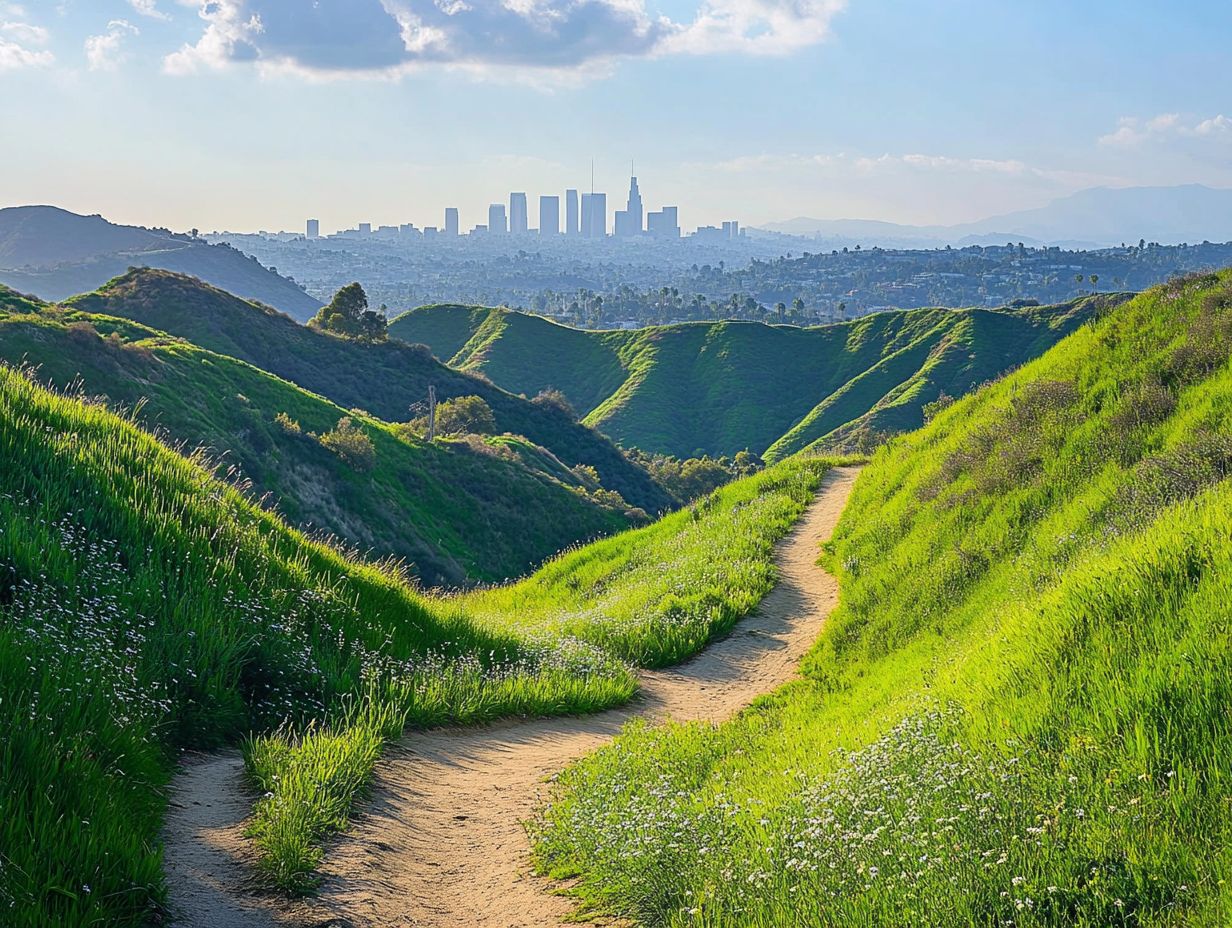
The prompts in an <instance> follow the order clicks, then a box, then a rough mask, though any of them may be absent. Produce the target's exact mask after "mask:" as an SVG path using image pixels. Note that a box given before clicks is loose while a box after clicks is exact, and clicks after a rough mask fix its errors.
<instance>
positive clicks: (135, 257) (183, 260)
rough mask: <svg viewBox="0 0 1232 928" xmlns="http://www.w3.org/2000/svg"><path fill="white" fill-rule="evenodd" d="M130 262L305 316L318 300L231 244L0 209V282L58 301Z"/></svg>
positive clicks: (42, 209)
mask: <svg viewBox="0 0 1232 928" xmlns="http://www.w3.org/2000/svg"><path fill="white" fill-rule="evenodd" d="M130 267H153V268H163V269H165V270H170V271H178V272H180V273H183V274H191V275H192V276H194V277H199V278H201V279H202V280H206V281H209V282H210V283H211V284H213V285H215V286H217V287H220V288H222V289H223V290H227V291H229V292H231V293H236V294H239V295H240V296H242V297H245V298H246V299H250V300H258V301H260V302H262V303H266V304H268V305H270V306H273V307H275V308H277V309H279V310H282V311H283V312H285V313H288V314H290V315H291V316H293V317H295V318H297V319H301V320H302V319H308V318H310V317H311V316H312V314H313V313H315V312H316V311H317V310H318V309H319V308H320V306H321V303H320V301H319V300H317V299H315V298H314V297H312V296H310V295H309V294H307V293H306V292H304V290H303V288H302V287H300V286H299V285H298V284H296V283H295V282H293V281H291V280H288V279H287V278H285V277H282V276H280V275H279V274H278V273H277V272H276V271H274V270H272V269H270V268H266V267H263V266H262V265H261V264H260V263H258V262H257V261H256V260H254V259H252V258H249V257H247V256H246V255H244V254H241V253H240V252H239V251H237V250H235V249H234V248H231V247H230V246H229V245H224V244H219V245H211V244H209V243H207V242H205V241H203V240H201V239H199V238H193V237H192V236H191V235H180V234H176V233H173V232H169V231H167V230H166V229H143V228H138V227H136V226H123V225H117V224H115V223H112V222H108V221H107V220H106V219H104V218H102V217H101V216H80V215H78V214H76V213H70V212H69V211H68V210H63V209H59V208H57V207H54V206H15V207H10V208H8V209H0V283H3V284H7V285H8V286H10V287H13V288H14V289H16V290H22V291H29V292H31V293H36V294H38V296H40V297H42V298H43V299H45V300H62V299H65V298H66V297H70V296H72V295H73V294H75V293H83V292H85V291H87V290H93V289H94V288H96V287H98V286H101V285H102V284H103V283H105V282H106V281H108V280H110V279H111V278H113V277H115V276H116V275H118V274H123V273H124V272H125V271H126V270H127V269H128V268H130Z"/></svg>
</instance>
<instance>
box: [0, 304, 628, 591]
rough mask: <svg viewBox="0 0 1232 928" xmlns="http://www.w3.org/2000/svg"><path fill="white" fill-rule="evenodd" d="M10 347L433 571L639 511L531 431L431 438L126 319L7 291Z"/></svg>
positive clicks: (506, 557)
mask: <svg viewBox="0 0 1232 928" xmlns="http://www.w3.org/2000/svg"><path fill="white" fill-rule="evenodd" d="M9 293H11V291H10V292H9ZM0 359H2V360H6V361H8V362H10V363H14V364H16V363H21V362H23V361H25V362H27V363H29V364H31V365H36V366H37V368H38V376H39V377H40V378H41V379H43V380H46V381H50V382H52V383H56V384H60V385H65V384H68V383H70V382H72V381H74V380H79V381H80V383H81V385H82V387H83V389H84V390H85V391H86V392H88V393H90V394H92V395H105V396H107V397H108V398H109V399H110V400H111V401H112V402H113V403H120V404H124V405H126V406H128V407H130V408H132V407H135V406H137V405H138V404H140V410H139V413H138V418H139V420H140V421H141V422H143V423H145V424H147V425H150V426H157V427H160V428H162V429H164V430H165V431H166V432H167V434H168V435H169V436H170V437H171V438H173V439H175V440H177V441H180V442H183V443H185V444H187V446H188V447H190V448H192V447H197V446H204V447H207V448H210V449H212V450H213V453H214V454H216V455H218V454H221V455H222V457H221V461H222V466H223V468H232V469H233V468H238V470H239V473H241V474H242V475H243V476H244V477H246V478H248V479H250V480H251V481H252V482H253V484H254V489H255V490H256V492H257V493H258V494H265V493H269V494H271V495H272V497H273V499H274V500H275V501H276V503H277V505H278V508H279V510H280V511H281V512H282V513H283V514H284V515H285V516H286V517H287V519H288V520H289V521H291V522H292V523H293V524H296V525H300V526H312V527H313V528H315V529H317V530H322V531H326V532H329V533H331V534H333V535H335V536H337V537H338V538H339V539H341V540H342V541H343V542H344V543H346V544H349V545H354V546H358V547H359V548H361V549H364V550H371V551H372V552H374V553H375V554H378V555H381V556H392V557H396V558H400V559H405V560H407V561H409V562H410V565H411V569H412V570H413V571H414V572H415V573H416V575H417V576H419V577H420V578H422V580H423V581H424V582H425V583H427V584H429V585H439V584H448V585H458V584H463V583H466V582H468V581H489V582H490V581H495V580H502V579H505V578H507V577H512V576H518V575H520V574H523V573H525V572H526V571H527V570H529V569H531V568H533V567H535V566H537V565H538V564H539V563H540V562H542V561H543V560H544V559H545V558H547V557H549V556H551V555H553V554H555V553H556V552H557V551H559V550H561V549H562V548H564V547H566V546H568V545H571V544H574V543H576V542H579V541H586V540H590V539H592V538H594V537H597V536H599V535H603V534H611V533H612V532H614V531H619V530H620V529H622V528H626V527H628V525H629V520H628V518H627V517H626V516H625V514H624V512H623V511H622V510H613V509H609V508H605V507H604V506H602V505H600V504H599V503H598V502H596V501H595V499H594V498H593V497H592V496H591V495H590V494H589V493H588V492H587V488H586V487H585V485H584V483H583V481H582V480H581V479H580V478H579V477H578V476H577V475H575V474H574V473H572V472H571V471H570V470H569V469H568V468H567V467H565V466H564V465H562V464H561V463H560V461H558V460H556V459H555V458H554V456H552V455H551V454H550V453H548V452H546V451H544V450H543V449H541V448H537V447H536V446H534V445H532V444H531V443H530V442H527V441H515V440H513V439H507V438H506V439H496V438H493V439H491V440H490V442H489V443H488V444H484V443H480V442H477V441H470V442H458V441H440V442H436V443H433V444H428V443H426V442H422V441H419V440H418V439H415V438H412V437H409V435H408V434H407V433H406V432H405V430H403V431H401V432H399V431H398V430H395V429H394V428H392V427H391V426H390V425H388V424H387V423H384V422H382V421H380V420H377V419H374V418H372V417H369V416H362V415H356V414H353V413H350V412H348V411H347V410H344V409H342V408H340V407H339V406H337V405H336V404H334V403H331V402H329V401H328V400H326V399H324V398H322V397H320V396H317V395H315V394H311V393H307V392H306V391H304V390H302V389H300V388H299V387H296V386H295V385H293V384H291V383H288V382H287V381H285V380H281V379H279V378H277V377H274V376H272V375H270V374H267V373H265V372H264V371H260V370H258V369H256V368H254V367H252V366H251V365H249V364H246V363H244V362H242V361H237V360H235V359H233V358H229V357H226V356H224V355H218V354H215V353H213V352H210V351H206V350H204V349H201V348H197V347H196V346H193V345H190V344H187V343H184V342H182V341H178V340H173V339H170V338H168V337H167V336H165V335H163V334H161V333H158V332H154V331H153V330H150V329H148V328H146V327H145V326H141V325H139V324H136V323H132V322H129V321H126V320H121V319H117V318H115V317H108V316H98V315H91V314H89V313H85V312H82V311H80V310H58V309H56V308H54V307H48V306H42V307H40V306H36V305H31V304H28V303H27V304H25V305H21V304H18V303H15V302H13V301H12V300H8V299H6V297H5V291H3V290H2V289H0ZM280 416H283V417H286V418H284V419H279V417H280ZM343 416H349V417H350V419H351V420H352V422H353V423H354V424H355V425H356V426H357V427H358V428H359V429H361V430H362V432H363V433H364V434H366V435H367V436H368V438H369V440H370V441H371V442H372V446H373V451H374V455H373V457H372V459H371V462H370V463H369V464H366V465H363V466H356V464H355V463H354V462H352V461H349V460H347V459H346V458H344V457H341V456H339V454H337V453H336V452H334V451H332V450H330V449H328V448H326V447H324V446H323V445H322V444H321V442H319V441H317V440H316V439H314V438H313V437H312V434H313V433H315V434H318V435H319V434H325V433H328V432H330V431H331V430H332V429H334V428H335V426H336V425H337V423H338V421H339V420H340V419H341V418H342V417H343ZM288 420H289V421H288ZM296 426H298V428H296Z"/></svg>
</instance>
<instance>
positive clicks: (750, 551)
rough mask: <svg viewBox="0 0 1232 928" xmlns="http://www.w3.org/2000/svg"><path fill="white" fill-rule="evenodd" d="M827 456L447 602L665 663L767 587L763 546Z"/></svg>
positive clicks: (726, 622)
mask: <svg viewBox="0 0 1232 928" xmlns="http://www.w3.org/2000/svg"><path fill="white" fill-rule="evenodd" d="M831 464H832V462H831V461H830V460H827V459H820V458H797V459H793V460H790V461H787V462H784V463H782V464H780V465H777V466H775V467H772V468H770V469H768V470H765V471H763V472H761V473H760V474H756V475H754V476H752V477H748V478H746V479H743V480H738V481H735V482H734V483H730V484H728V485H727V486H725V487H722V488H721V489H719V490H716V491H714V492H713V493H712V494H710V495H709V496H707V497H705V498H704V499H702V500H699V501H698V502H696V503H694V504H693V505H691V506H689V507H688V508H687V509H683V510H680V511H679V512H675V513H672V514H671V515H669V516H665V517H664V518H663V519H660V520H659V521H658V522H656V523H654V524H653V525H649V526H646V527H645V528H640V529H634V530H632V531H628V532H624V533H623V534H620V535H616V536H614V537H612V538H605V539H602V540H601V541H597V542H595V543H593V544H590V545H586V546H585V547H583V548H579V549H577V550H574V551H570V552H567V553H565V554H563V555H561V556H560V557H558V558H556V559H554V560H553V561H552V562H550V563H549V564H547V565H545V566H544V567H543V568H542V569H541V570H539V571H537V572H536V573H534V574H533V575H532V576H530V577H528V578H526V579H525V580H522V581H519V582H518V583H514V584H511V585H509V586H502V587H497V588H494V589H491V590H484V591H477V592H473V593H466V594H463V595H462V596H460V597H459V598H458V599H456V600H455V602H456V603H457V605H458V606H460V607H461V608H462V609H463V610H464V611H466V613H467V614H468V615H471V616H474V617H475V619H476V620H477V621H480V622H482V623H483V624H484V625H485V627H489V628H494V629H501V630H503V631H504V630H508V631H511V632H517V633H519V634H523V635H526V634H530V635H549V636H551V637H553V638H557V637H567V638H577V639H580V640H583V641H587V642H590V643H591V644H594V645H596V646H598V647H600V648H602V649H603V650H604V651H605V652H607V653H610V654H613V655H615V656H617V657H619V658H620V659H621V660H624V661H627V662H629V663H632V664H635V665H638V666H641V667H662V666H665V665H668V664H675V663H678V662H680V661H682V660H684V659H685V658H687V657H690V656H691V655H693V654H695V653H697V651H699V650H700V649H701V648H702V647H703V646H704V645H705V644H706V642H708V641H709V640H710V639H711V638H713V637H714V636H715V635H718V634H722V633H723V632H726V631H727V630H728V629H730V628H731V626H732V625H733V624H734V623H735V622H736V621H737V620H738V619H739V618H741V617H743V616H745V615H747V614H748V613H749V612H750V611H751V610H752V609H753V607H754V606H756V604H757V603H758V602H759V601H760V600H761V598H762V596H764V595H765V594H766V593H767V592H769V590H770V588H771V587H772V586H773V585H774V579H775V573H774V566H773V563H772V552H773V548H774V544H775V543H776V542H777V541H778V540H779V539H781V538H782V537H783V536H784V535H785V534H786V533H787V531H788V530H789V529H790V528H791V526H792V525H793V524H794V523H795V521H796V520H797V519H798V518H799V516H800V514H801V513H802V512H803V511H804V509H805V507H806V506H807V505H808V503H809V502H810V501H811V500H812V498H813V496H814V494H815V492H816V490H817V487H818V485H819V483H820V481H821V478H822V476H823V475H824V474H825V472H826V471H827V470H828V469H829V468H830V466H831Z"/></svg>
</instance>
